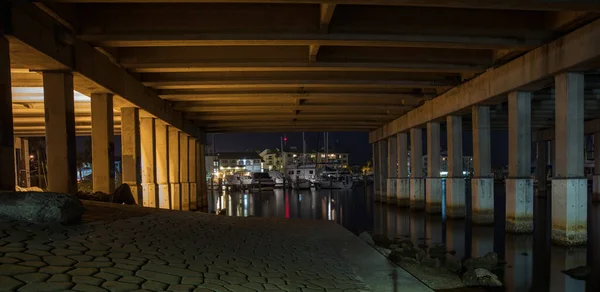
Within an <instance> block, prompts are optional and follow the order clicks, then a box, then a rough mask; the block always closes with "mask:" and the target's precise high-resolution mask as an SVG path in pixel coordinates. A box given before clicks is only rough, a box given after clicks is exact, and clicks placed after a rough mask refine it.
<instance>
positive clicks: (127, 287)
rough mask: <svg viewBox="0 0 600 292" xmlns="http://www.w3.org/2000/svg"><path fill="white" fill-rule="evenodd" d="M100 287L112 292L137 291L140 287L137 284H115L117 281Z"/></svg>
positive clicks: (105, 283)
mask: <svg viewBox="0 0 600 292" xmlns="http://www.w3.org/2000/svg"><path fill="white" fill-rule="evenodd" d="M102 287H104V288H106V289H108V290H110V291H112V292H125V291H131V290H137V289H139V288H140V287H139V286H138V285H137V284H133V283H125V282H117V281H106V282H104V283H103V284H102Z"/></svg>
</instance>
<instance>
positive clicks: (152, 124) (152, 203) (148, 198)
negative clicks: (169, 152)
mask: <svg viewBox="0 0 600 292" xmlns="http://www.w3.org/2000/svg"><path fill="white" fill-rule="evenodd" d="M155 128H156V120H155V119H154V118H141V119H140V141H141V144H142V190H143V198H144V199H143V206H144V207H153V208H156V207H158V205H157V201H158V198H157V197H158V186H157V185H156V136H155V135H154V134H155Z"/></svg>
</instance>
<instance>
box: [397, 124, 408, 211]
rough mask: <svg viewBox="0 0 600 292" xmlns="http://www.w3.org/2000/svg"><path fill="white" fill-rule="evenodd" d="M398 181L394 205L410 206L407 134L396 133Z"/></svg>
mask: <svg viewBox="0 0 600 292" xmlns="http://www.w3.org/2000/svg"><path fill="white" fill-rule="evenodd" d="M396 137H397V138H398V172H397V173H398V180H397V182H396V198H397V201H396V203H397V204H398V206H399V207H409V206H410V177H409V176H408V134H406V133H398V134H397V135H396Z"/></svg>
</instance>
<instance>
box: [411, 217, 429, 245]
mask: <svg viewBox="0 0 600 292" xmlns="http://www.w3.org/2000/svg"><path fill="white" fill-rule="evenodd" d="M409 217H410V240H411V241H412V242H413V243H414V244H417V245H419V244H425V226H426V224H425V212H411V213H410V215H409Z"/></svg>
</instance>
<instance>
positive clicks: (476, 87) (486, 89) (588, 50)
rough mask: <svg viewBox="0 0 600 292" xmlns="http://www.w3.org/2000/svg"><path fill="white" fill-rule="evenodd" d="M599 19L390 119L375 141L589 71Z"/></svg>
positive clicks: (597, 46) (598, 49)
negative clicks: (559, 77) (563, 76)
mask: <svg viewBox="0 0 600 292" xmlns="http://www.w3.org/2000/svg"><path fill="white" fill-rule="evenodd" d="M598 39H600V20H596V21H594V22H592V23H590V24H588V25H586V26H583V27H581V28H580V29H578V30H576V31H573V32H572V33H570V34H568V35H566V36H564V37H562V38H560V39H558V40H556V41H553V42H551V43H548V44H546V45H543V46H541V47H539V48H537V49H535V50H532V51H530V52H529V53H527V54H525V55H523V56H521V57H519V58H517V59H515V60H513V61H511V62H509V63H507V64H505V65H503V66H500V67H497V68H493V69H489V70H488V71H486V72H485V73H483V74H481V75H479V76H477V77H475V78H473V79H472V80H470V81H468V82H466V83H464V84H461V85H459V86H457V87H454V88H452V89H451V90H449V91H447V92H445V93H443V94H441V95H440V96H438V97H436V98H434V99H432V100H430V101H427V102H425V104H424V105H422V106H420V107H418V108H415V109H413V110H411V111H410V112H408V113H407V114H405V115H403V116H401V117H400V118H398V119H396V120H394V121H393V122H391V123H388V124H386V125H384V126H383V127H381V128H379V129H377V130H376V131H373V132H371V133H370V141H371V142H375V141H378V140H381V139H384V138H387V137H389V136H390V135H393V134H395V133H398V132H404V131H407V130H408V129H410V128H414V127H418V126H422V125H424V124H426V123H427V122H429V121H432V120H438V119H441V118H443V117H445V116H447V115H451V114H454V113H457V112H461V111H464V110H467V109H469V108H470V107H471V106H473V105H476V104H480V103H482V102H485V101H487V100H489V99H492V98H495V97H498V96H503V95H506V94H508V93H509V92H511V91H515V90H519V89H523V88H527V87H528V86H529V85H531V84H533V83H537V82H540V81H544V80H547V79H551V78H552V77H553V76H554V75H555V74H558V73H560V72H565V71H568V70H574V71H580V72H581V71H586V70H590V69H594V68H597V67H598V65H599V63H598V60H599V59H600V42H598Z"/></svg>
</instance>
